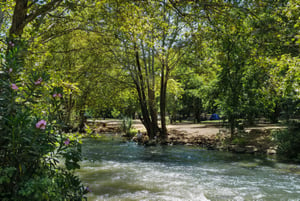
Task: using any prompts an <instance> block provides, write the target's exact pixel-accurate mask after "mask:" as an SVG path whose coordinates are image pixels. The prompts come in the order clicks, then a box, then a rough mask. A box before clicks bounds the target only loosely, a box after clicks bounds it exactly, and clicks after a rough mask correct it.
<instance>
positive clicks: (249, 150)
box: [245, 146, 258, 154]
mask: <svg viewBox="0 0 300 201" xmlns="http://www.w3.org/2000/svg"><path fill="white" fill-rule="evenodd" d="M245 150H246V153H249V154H253V153H255V152H257V151H258V149H257V148H256V147H255V146H245Z"/></svg>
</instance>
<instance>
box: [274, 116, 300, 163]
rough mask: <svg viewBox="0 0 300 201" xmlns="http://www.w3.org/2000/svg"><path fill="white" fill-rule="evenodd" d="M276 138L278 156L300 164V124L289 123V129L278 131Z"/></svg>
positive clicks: (275, 134) (295, 122)
mask: <svg viewBox="0 0 300 201" xmlns="http://www.w3.org/2000/svg"><path fill="white" fill-rule="evenodd" d="M274 136H275V140H276V142H277V144H278V149H277V151H278V154H280V155H282V156H284V157H287V158H288V159H292V160H295V161H297V162H300V122H297V121H292V122H289V123H288V127H287V129H285V130H279V131H276V132H275V133H274Z"/></svg>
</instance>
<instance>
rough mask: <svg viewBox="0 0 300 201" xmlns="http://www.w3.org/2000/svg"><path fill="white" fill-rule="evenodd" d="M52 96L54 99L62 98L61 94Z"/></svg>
mask: <svg viewBox="0 0 300 201" xmlns="http://www.w3.org/2000/svg"><path fill="white" fill-rule="evenodd" d="M52 96H53V98H57V97H59V98H61V97H62V95H61V93H58V94H53V95H52Z"/></svg>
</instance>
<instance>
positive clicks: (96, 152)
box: [78, 138, 300, 201]
mask: <svg viewBox="0 0 300 201" xmlns="http://www.w3.org/2000/svg"><path fill="white" fill-rule="evenodd" d="M82 149H83V150H82V152H83V157H84V161H83V162H82V163H81V169H80V170H79V171H78V174H79V176H80V177H81V179H82V180H83V182H84V183H85V184H86V185H87V186H89V188H90V189H91V191H92V192H91V193H89V194H88V200H90V201H95V200H99V201H104V200H110V201H112V200H113V201H117V200H125V201H126V200H128V201H129V200H130V201H131V200H132V201H134V200H136V201H141V200H145V201H146V200H147V201H148V200H149V201H150V200H153V201H157V200H161V201H181V200H182V201H188V200H191V201H194V200H195V201H197V200H199V201H202V200H203V201H205V200H217V201H219V200H270V201H271V200H272V201H274V200H282V201H286V200H300V174H299V169H300V167H299V166H297V165H290V164H283V163H278V162H276V160H275V159H274V158H267V157H262V156H261V157H255V156H253V155H245V154H233V153H228V152H219V151H211V150H204V149H201V148H199V147H193V146H183V145H176V146H152V147H144V146H140V145H137V144H135V143H133V142H122V141H121V140H120V139H118V138H109V139H102V140H92V139H87V140H84V142H83V147H82ZM291 170H292V171H291ZM296 171H298V173H297V172H296Z"/></svg>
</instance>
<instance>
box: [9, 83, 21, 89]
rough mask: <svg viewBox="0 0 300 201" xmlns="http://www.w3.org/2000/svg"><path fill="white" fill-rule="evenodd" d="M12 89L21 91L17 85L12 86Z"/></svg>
mask: <svg viewBox="0 0 300 201" xmlns="http://www.w3.org/2000/svg"><path fill="white" fill-rule="evenodd" d="M11 88H12V89H13V90H18V89H19V87H18V86H17V85H16V84H11Z"/></svg>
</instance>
